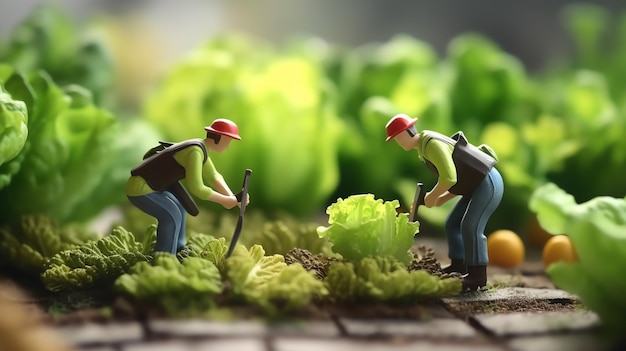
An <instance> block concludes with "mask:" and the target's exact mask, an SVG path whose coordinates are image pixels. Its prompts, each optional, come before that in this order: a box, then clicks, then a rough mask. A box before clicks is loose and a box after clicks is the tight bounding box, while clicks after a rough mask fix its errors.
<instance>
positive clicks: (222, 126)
mask: <svg viewBox="0 0 626 351" xmlns="http://www.w3.org/2000/svg"><path fill="white" fill-rule="evenodd" d="M204 130H206V131H207V132H213V133H215V134H219V135H225V136H227V137H230V138H233V139H237V140H241V137H240V136H239V128H238V127H237V125H236V124H235V122H233V121H231V120H229V119H225V118H218V119H216V120H215V121H213V123H211V125H210V126H208V127H204Z"/></svg>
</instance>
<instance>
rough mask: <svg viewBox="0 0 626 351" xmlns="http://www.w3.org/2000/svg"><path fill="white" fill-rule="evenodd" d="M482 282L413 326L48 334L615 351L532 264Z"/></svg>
mask: <svg viewBox="0 0 626 351" xmlns="http://www.w3.org/2000/svg"><path fill="white" fill-rule="evenodd" d="M427 245H431V246H434V247H439V246H440V245H441V243H438V242H433V243H427ZM436 251H437V252H444V251H445V250H439V249H436ZM445 260H446V259H445V257H442V258H441V261H442V262H445ZM489 274H490V277H489V281H490V287H489V288H488V289H486V290H484V291H480V292H476V293H466V294H464V295H461V296H458V297H454V298H447V299H442V300H441V301H437V302H436V303H433V304H430V305H428V306H420V308H421V309H420V316H421V317H420V318H416V317H415V316H413V314H412V313H406V315H411V316H413V317H411V318H401V319H399V318H397V317H394V318H390V317H389V316H387V317H384V316H377V315H376V314H375V313H372V314H370V315H368V316H366V317H362V318H357V317H347V316H349V315H350V314H349V313H348V314H345V313H343V314H333V313H331V314H330V316H328V318H316V319H315V320H303V319H294V320H284V321H280V322H272V323H267V322H263V321H260V320H254V319H250V320H237V321H231V322H218V321H211V320H167V319H147V320H128V321H124V322H106V323H96V322H88V323H78V324H67V325H62V326H61V325H52V326H51V327H52V329H53V330H54V333H55V334H56V335H57V336H58V339H59V340H61V342H62V343H66V344H68V345H69V348H70V349H73V350H86V351H144V350H145V351H178V350H181V351H182V350H236V351H309V350H310V351H317V350H325V351H334V350H342V351H352V350H358V351H378V350H380V351H394V350H395V351H401V350H402V351H403V350H432V351H444V350H446V351H448V350H449V351H465V350H468V351H469V350H486V351H491V350H493V351H504V350H519V351H526V350H528V351H531V350H532V351H542V350H549V351H559V350H567V351H576V350H581V351H582V350H585V351H586V350H620V349H622V348H621V347H620V346H623V345H617V344H616V343H615V342H608V341H607V340H606V339H605V338H604V337H603V333H602V329H601V325H600V322H599V320H598V317H597V315H595V314H594V313H593V312H590V311H587V310H585V309H584V307H583V306H582V305H581V304H580V301H579V300H578V299H577V298H576V297H575V296H572V295H570V294H568V293H566V292H564V291H562V290H559V289H556V288H555V287H554V286H553V285H552V283H551V282H550V281H549V279H548V278H547V277H546V276H545V274H544V273H543V266H542V265H541V263H540V261H539V260H538V259H537V257H536V256H535V257H531V258H530V259H529V260H528V262H527V263H525V264H524V265H523V266H522V267H521V268H519V269H516V270H512V271H511V270H503V269H499V268H497V267H490V268H489ZM0 292H1V291H0ZM28 303H29V302H28V301H24V304H28ZM3 312H5V311H0V313H3ZM0 329H1V325H0ZM1 332H2V331H1V330H0V351H5V348H3V347H2V333H1ZM43 350H46V348H43ZM6 351H13V350H11V349H6ZM33 351H35V350H33Z"/></svg>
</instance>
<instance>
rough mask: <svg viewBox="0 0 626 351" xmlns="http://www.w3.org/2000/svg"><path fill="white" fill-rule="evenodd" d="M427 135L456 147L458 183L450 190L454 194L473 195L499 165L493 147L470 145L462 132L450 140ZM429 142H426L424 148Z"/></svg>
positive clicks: (455, 160) (454, 153)
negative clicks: (490, 172)
mask: <svg viewBox="0 0 626 351" xmlns="http://www.w3.org/2000/svg"><path fill="white" fill-rule="evenodd" d="M427 135H428V136H429V137H430V138H431V140H432V139H436V140H439V141H443V142H444V143H447V144H449V145H453V146H454V150H453V151H452V160H453V161H454V166H455V168H456V172H457V182H456V184H454V185H453V186H452V187H451V188H450V190H449V191H450V192H451V193H453V194H457V195H471V194H472V193H473V192H474V190H476V188H477V187H478V185H479V184H480V183H481V182H482V181H483V179H485V177H486V176H487V174H488V173H489V171H491V169H492V168H493V167H494V166H495V165H496V163H498V158H497V155H496V153H495V151H493V149H492V148H491V147H489V146H488V145H485V144H482V145H480V146H478V147H476V146H474V145H472V144H470V143H469V142H468V141H467V139H466V138H465V135H464V134H463V132H461V131H459V132H456V133H455V134H454V135H453V136H452V137H450V138H448V137H445V136H441V135H440V134H438V133H433V134H427ZM429 141H430V140H428V141H426V144H425V145H424V147H426V145H427V144H428V142H429ZM433 167H434V166H433Z"/></svg>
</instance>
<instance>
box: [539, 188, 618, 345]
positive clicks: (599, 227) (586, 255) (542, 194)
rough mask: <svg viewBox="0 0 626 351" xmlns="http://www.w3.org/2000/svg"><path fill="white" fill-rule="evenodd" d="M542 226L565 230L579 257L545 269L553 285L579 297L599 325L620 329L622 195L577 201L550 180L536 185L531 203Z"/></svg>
mask: <svg viewBox="0 0 626 351" xmlns="http://www.w3.org/2000/svg"><path fill="white" fill-rule="evenodd" d="M530 207H531V209H532V210H533V211H534V212H536V213H537V217H538V219H539V222H540V223H541V226H542V227H544V228H545V229H546V230H547V231H549V232H550V233H552V234H567V235H568V236H569V238H570V239H571V241H572V243H573V245H574V248H575V250H576V253H577V254H578V261H577V262H575V263H565V262H557V263H554V264H552V265H550V266H549V267H548V269H547V272H548V274H549V275H550V277H551V278H552V280H553V281H554V283H555V284H556V285H557V286H559V287H560V288H562V289H565V290H567V291H569V292H571V293H573V294H576V295H578V296H580V298H581V299H582V301H583V303H584V304H585V305H586V306H588V307H589V308H591V309H592V310H594V311H595V312H597V313H598V315H599V316H600V318H601V319H602V322H603V323H604V325H606V326H607V327H608V328H609V329H611V330H615V331H619V332H620V333H621V331H622V327H623V320H624V313H626V302H625V301H624V293H626V282H625V281H624V279H622V277H623V272H622V267H623V265H622V264H621V261H623V260H624V257H626V198H624V199H619V198H613V197H608V196H601V197H596V198H594V199H592V200H589V201H587V202H584V203H582V204H577V203H576V200H575V199H574V197H573V196H571V195H569V194H567V193H566V192H565V191H563V190H562V189H560V188H558V187H557V186H556V185H554V184H546V185H544V186H542V187H540V188H538V189H537V190H536V191H535V193H534V194H533V197H532V198H531V201H530Z"/></svg>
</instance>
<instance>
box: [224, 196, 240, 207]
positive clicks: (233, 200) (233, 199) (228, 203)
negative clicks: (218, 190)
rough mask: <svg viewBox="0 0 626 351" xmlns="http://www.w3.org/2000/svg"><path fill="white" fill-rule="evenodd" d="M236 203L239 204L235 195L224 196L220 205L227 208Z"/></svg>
mask: <svg viewBox="0 0 626 351" xmlns="http://www.w3.org/2000/svg"><path fill="white" fill-rule="evenodd" d="M237 204H239V201H237V198H236V197H235V195H231V196H225V197H224V201H223V202H222V206H224V207H225V208H228V209H231V208H233V207H235V206H237Z"/></svg>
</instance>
